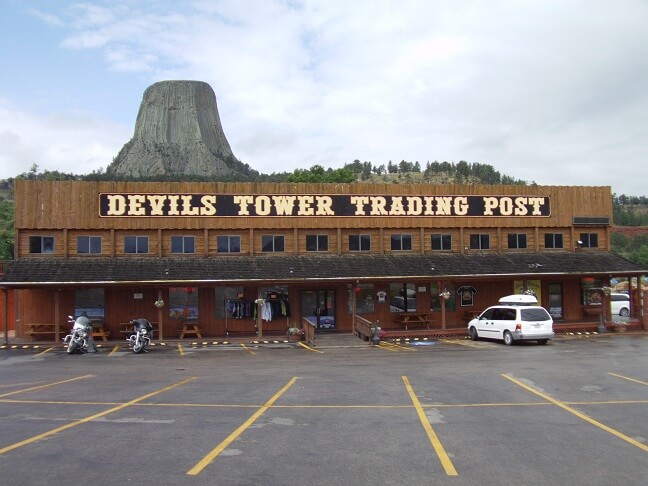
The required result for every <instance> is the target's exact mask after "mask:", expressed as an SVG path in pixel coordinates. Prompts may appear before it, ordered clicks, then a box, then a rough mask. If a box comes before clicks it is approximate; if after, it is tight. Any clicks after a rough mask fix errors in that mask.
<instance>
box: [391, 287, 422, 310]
mask: <svg viewBox="0 0 648 486" xmlns="http://www.w3.org/2000/svg"><path fill="white" fill-rule="evenodd" d="M389 310H390V311H391V312H416V286H415V284H413V283H392V284H389Z"/></svg>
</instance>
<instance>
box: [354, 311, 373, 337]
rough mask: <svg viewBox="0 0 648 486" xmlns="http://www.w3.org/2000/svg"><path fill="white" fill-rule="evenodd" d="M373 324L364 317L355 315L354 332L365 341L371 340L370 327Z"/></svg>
mask: <svg viewBox="0 0 648 486" xmlns="http://www.w3.org/2000/svg"><path fill="white" fill-rule="evenodd" d="M373 326H374V323H373V322H371V321H370V320H368V319H365V318H364V317H361V316H358V315H356V316H355V334H356V336H358V337H359V338H361V339H364V340H365V341H370V340H371V332H372V331H371V328H372V327H373Z"/></svg>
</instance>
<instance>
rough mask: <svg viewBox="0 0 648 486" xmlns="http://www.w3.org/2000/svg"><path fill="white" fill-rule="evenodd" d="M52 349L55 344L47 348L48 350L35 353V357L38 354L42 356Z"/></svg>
mask: <svg viewBox="0 0 648 486" xmlns="http://www.w3.org/2000/svg"><path fill="white" fill-rule="evenodd" d="M52 349H54V346H52V347H50V348H47V349H46V350H44V351H41V352H40V353H36V354H35V355H34V358H35V357H36V356H40V355H41V354H45V353H49V352H50V351H51V350H52Z"/></svg>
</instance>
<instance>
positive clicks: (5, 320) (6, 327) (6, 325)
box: [2, 287, 9, 345]
mask: <svg viewBox="0 0 648 486" xmlns="http://www.w3.org/2000/svg"><path fill="white" fill-rule="evenodd" d="M8 293H9V291H8V290H7V289H6V288H5V287H3V288H2V305H3V309H4V312H3V313H2V314H3V315H2V320H3V329H4V344H5V345H7V344H9V309H8V304H9V299H8V298H7V294H8Z"/></svg>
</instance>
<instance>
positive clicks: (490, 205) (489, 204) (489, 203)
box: [484, 196, 499, 216]
mask: <svg viewBox="0 0 648 486" xmlns="http://www.w3.org/2000/svg"><path fill="white" fill-rule="evenodd" d="M497 206H499V201H498V200H497V198H496V197H490V196H484V216H493V209H495V208H496V207H497Z"/></svg>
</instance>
